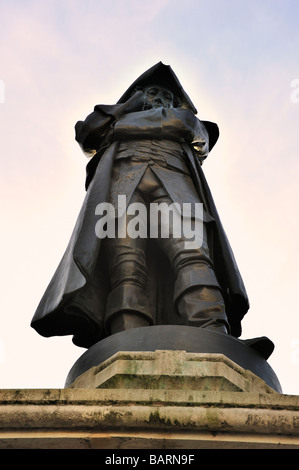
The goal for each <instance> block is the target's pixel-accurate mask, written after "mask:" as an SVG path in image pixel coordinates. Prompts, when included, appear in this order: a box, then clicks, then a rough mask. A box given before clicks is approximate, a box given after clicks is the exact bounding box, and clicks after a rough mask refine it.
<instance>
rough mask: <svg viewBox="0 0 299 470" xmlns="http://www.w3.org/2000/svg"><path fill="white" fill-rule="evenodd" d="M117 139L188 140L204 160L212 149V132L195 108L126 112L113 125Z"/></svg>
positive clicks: (185, 141) (186, 141) (114, 136)
mask: <svg viewBox="0 0 299 470" xmlns="http://www.w3.org/2000/svg"><path fill="white" fill-rule="evenodd" d="M113 138H114V140H132V139H156V140H164V139H165V140H173V141H176V142H182V143H187V144H188V145H190V146H191V147H192V149H193V150H194V151H195V153H196V154H197V155H198V157H200V158H201V159H204V158H206V156H207V155H208V150H209V134H208V132H207V129H206V128H205V126H204V124H203V123H202V122H201V121H199V119H197V117H196V116H195V115H194V113H193V112H192V111H190V110H189V109H183V108H154V109H150V110H147V111H139V112H133V113H129V114H124V115H122V116H121V117H120V118H119V119H118V120H117V121H116V122H115V124H114V126H113Z"/></svg>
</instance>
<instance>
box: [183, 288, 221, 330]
mask: <svg viewBox="0 0 299 470" xmlns="http://www.w3.org/2000/svg"><path fill="white" fill-rule="evenodd" d="M177 308H178V312H179V314H180V316H181V317H182V318H183V320H184V323H185V324H187V325H189V326H195V327H199V328H206V329H209V330H215V331H217V332H219V333H224V334H228V333H229V332H230V327H229V323H228V320H227V316H226V313H225V304H224V300H223V297H222V294H221V291H220V289H218V288H217V287H211V286H208V287H207V286H198V287H193V288H192V289H190V290H189V291H186V292H185V293H183V294H182V295H181V297H180V298H179V299H178V302H177Z"/></svg>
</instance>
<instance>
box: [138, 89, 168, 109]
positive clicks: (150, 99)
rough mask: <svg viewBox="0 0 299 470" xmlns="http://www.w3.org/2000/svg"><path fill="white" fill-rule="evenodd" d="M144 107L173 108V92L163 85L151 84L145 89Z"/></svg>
mask: <svg viewBox="0 0 299 470" xmlns="http://www.w3.org/2000/svg"><path fill="white" fill-rule="evenodd" d="M144 104H145V106H144V108H145V109H151V108H173V94H172V93H171V91H169V90H167V88H164V87H161V86H158V85H157V86H156V85H154V86H149V87H147V88H145V89H144Z"/></svg>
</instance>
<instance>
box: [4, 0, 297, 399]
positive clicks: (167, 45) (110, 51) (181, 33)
mask: <svg viewBox="0 0 299 470" xmlns="http://www.w3.org/2000/svg"><path fill="white" fill-rule="evenodd" d="M298 17H299V3H298V1H297V0H184V2H182V1H180V0H150V1H149V0H143V1H142V2H140V1H139V0H126V1H124V0H85V1H84V2H82V1H79V0H43V1H42V2H41V1H38V0H9V1H8V0H0V155H1V160H0V162H1V173H0V178H1V185H0V191H1V203H0V207H1V209H0V210H1V234H0V237H1V244H0V250H1V265H0V266H1V269H0V276H1V281H0V285H1V295H0V312H1V316H0V322H1V328H0V388H23V389H24V388H63V387H64V383H65V379H66V377H67V374H68V372H69V370H70V369H71V367H72V365H73V364H74V362H75V361H76V360H77V359H78V358H79V357H80V356H81V355H82V354H83V353H84V351H85V350H84V349H82V348H78V347H77V346H75V345H74V344H73V343H72V341H71V337H70V336H65V337H53V338H43V337H42V336H40V335H38V334H37V333H36V331H35V330H33V329H32V328H31V327H30V322H31V319H32V317H33V314H34V312H35V310H36V307H37V305H38V303H39V301H40V299H41V297H42V295H43V293H44V291H45V289H46V287H47V285H48V283H49V282H50V280H51V278H52V275H53V273H54V271H55V269H56V267H57V265H58V263H59V261H60V259H61V257H62V255H63V253H64V250H65V248H66V245H67V243H68V240H69V237H70V235H71V232H72V230H73V227H74V224H75V222H76V218H77V215H78V213H79V210H80V207H81V204H82V201H83V198H84V195H85V190H84V180H85V166H86V164H87V159H86V157H85V156H84V154H83V153H82V151H81V149H80V147H79V145H78V144H77V143H76V141H75V139H74V125H75V123H76V122H77V121H78V120H84V119H85V117H86V116H87V115H88V114H89V113H90V112H91V111H92V110H93V107H94V105H96V104H100V103H103V104H114V103H116V102H117V100H118V99H119V98H120V96H121V95H122V94H123V92H124V91H125V90H126V89H127V88H128V86H129V85H130V84H131V83H132V82H133V81H134V80H135V79H136V78H137V77H138V76H139V75H140V74H141V73H143V72H144V71H145V70H147V69H148V68H149V67H151V66H152V65H154V64H156V63H157V62H159V61H162V62H163V63H165V64H168V65H171V67H172V68H173V70H174V71H175V73H176V74H177V76H178V77H179V79H180V81H181V83H182V85H183V87H184V88H185V90H186V91H187V93H188V94H189V96H190V97H191V99H192V101H193V103H194V104H195V106H196V108H197V110H198V118H199V119H203V120H208V121H213V122H216V123H217V124H218V126H219V128H220V138H219V141H218V142H217V144H216V146H215V147H214V148H213V150H212V152H211V153H210V155H209V157H208V159H207V160H206V162H205V163H204V166H203V169H204V172H205V175H206V177H207V180H208V182H209V185H210V188H211V190H212V193H213V196H214V199H215V202H216V205H217V208H218V211H219V213H220V217H221V220H222V222H223V225H224V227H225V230H226V233H227V235H228V238H229V240H230V243H231V245H232V248H233V251H234V254H235V257H236V259H237V263H238V266H239V269H240V271H241V274H242V277H243V280H244V283H245V286H246V289H247V292H248V295H249V299H250V305H251V306H250V310H249V312H248V313H247V315H246V316H245V318H244V320H243V322H242V327H243V333H242V337H241V338H242V339H246V338H254V337H258V336H267V337H268V338H270V339H271V340H272V341H273V342H274V344H275V350H274V352H273V353H272V355H271V356H270V358H269V360H268V362H269V364H270V365H271V367H272V368H273V370H274V371H275V373H276V375H277V376H278V378H279V381H280V383H281V385H282V389H283V393H285V394H291V395H298V394H299V374H298V369H299V315H298V314H299V302H298V292H299V250H298V240H299V220H298V208H297V203H298V196H299V178H298V175H299V173H298V172H299V132H298V123H299V61H298V47H299V29H298Z"/></svg>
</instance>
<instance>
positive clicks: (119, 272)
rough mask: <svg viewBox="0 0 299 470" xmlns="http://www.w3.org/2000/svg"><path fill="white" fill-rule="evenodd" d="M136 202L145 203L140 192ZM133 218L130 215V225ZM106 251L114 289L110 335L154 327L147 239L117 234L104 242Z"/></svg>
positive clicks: (109, 307)
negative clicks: (148, 279) (150, 306)
mask: <svg viewBox="0 0 299 470" xmlns="http://www.w3.org/2000/svg"><path fill="white" fill-rule="evenodd" d="M133 202H141V199H140V197H139V194H138V192H136V193H134V195H133V197H132V200H131V201H130V203H133ZM132 217H133V216H129V215H127V218H126V221H125V223H126V225H127V224H128V223H129V222H130V220H131V219H132ZM145 223H146V221H145ZM117 225H118V224H117ZM126 228H127V227H126ZM123 229H124V227H122V228H121V231H122V233H123V232H124V230H123ZM126 232H127V230H126ZM103 248H104V250H105V253H106V259H107V265H108V273H109V279H110V287H111V290H110V293H109V295H108V298H107V305H106V314H105V327H106V331H107V333H108V334H114V333H117V332H119V331H124V330H128V329H131V328H138V327H143V326H148V325H151V324H152V323H153V320H152V317H151V314H150V308H149V303H148V298H147V295H146V285H147V266H146V255H145V248H146V238H140V237H137V238H132V237H131V236H129V235H128V233H127V236H126V237H124V238H123V235H122V236H121V237H119V236H118V233H116V236H115V237H114V238H105V239H104V240H103Z"/></svg>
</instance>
